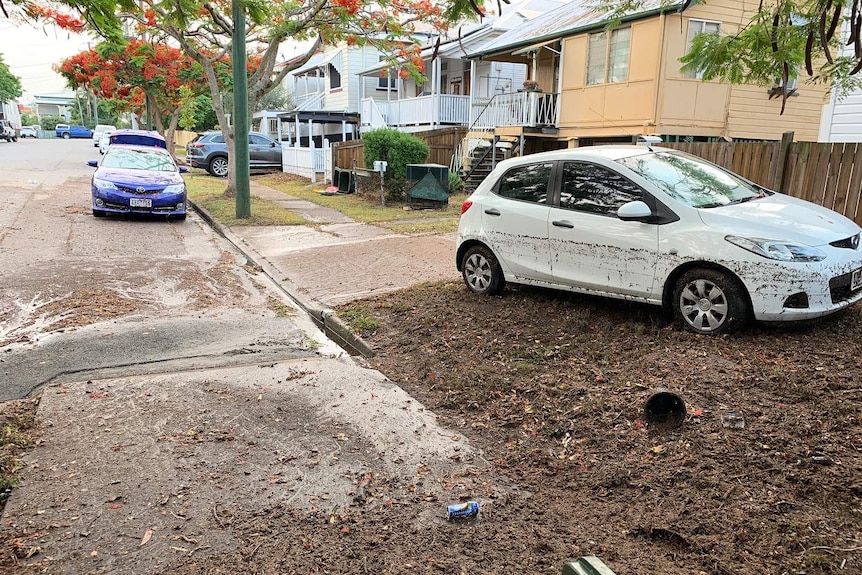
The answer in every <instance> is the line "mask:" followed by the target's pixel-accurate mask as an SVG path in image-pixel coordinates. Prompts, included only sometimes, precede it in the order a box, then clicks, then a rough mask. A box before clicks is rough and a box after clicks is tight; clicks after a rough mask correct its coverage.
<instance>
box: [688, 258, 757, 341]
mask: <svg viewBox="0 0 862 575" xmlns="http://www.w3.org/2000/svg"><path fill="white" fill-rule="evenodd" d="M673 301H674V313H675V314H676V316H677V317H678V318H680V319H682V321H683V323H684V324H685V326H686V328H688V329H690V330H692V331H695V332H697V333H702V334H705V335H718V334H721V333H732V332H734V331H737V330H739V329H741V328H743V327H744V326H745V324H747V323H748V320H749V316H750V315H751V312H750V310H749V308H748V301H747V298H746V297H745V288H744V287H743V286H742V285H741V284H740V283H739V281H738V280H736V278H734V277H732V276H730V275H728V274H726V273H724V272H720V271H716V270H709V269H693V270H689V271H687V272H685V273H684V274H682V277H680V278H679V281H677V283H676V289H674V292H673Z"/></svg>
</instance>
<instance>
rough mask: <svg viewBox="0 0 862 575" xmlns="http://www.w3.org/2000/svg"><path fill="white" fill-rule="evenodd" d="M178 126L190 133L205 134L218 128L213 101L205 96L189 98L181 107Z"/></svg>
mask: <svg viewBox="0 0 862 575" xmlns="http://www.w3.org/2000/svg"><path fill="white" fill-rule="evenodd" d="M179 126H180V127H181V128H183V129H184V130H190V131H192V132H206V131H207V130H213V129H215V128H217V127H218V117H217V116H216V113H215V110H214V109H213V101H212V98H210V97H209V96H208V95H206V94H201V95H200V96H194V97H191V96H190V94H189V97H188V99H187V100H186V101H185V104H184V105H183V111H182V114H181V116H180V121H179Z"/></svg>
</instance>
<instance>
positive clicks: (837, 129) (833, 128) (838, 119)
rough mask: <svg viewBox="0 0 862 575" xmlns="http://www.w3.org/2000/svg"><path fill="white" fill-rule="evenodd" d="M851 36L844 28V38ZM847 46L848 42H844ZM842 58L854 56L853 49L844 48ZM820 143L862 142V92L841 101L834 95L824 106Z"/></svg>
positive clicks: (853, 93) (852, 94) (858, 91)
mask: <svg viewBox="0 0 862 575" xmlns="http://www.w3.org/2000/svg"><path fill="white" fill-rule="evenodd" d="M847 34H849V30H848V28H847V24H846V22H845V26H844V36H843V37H844V38H846V37H847ZM842 44H846V42H842ZM841 55H842V56H853V47H852V46H844V47H843V49H842V54H841ZM817 139H818V141H820V142H862V90H856V91H854V92H852V93H851V94H849V95H847V96H846V97H845V98H843V99H842V100H841V101H839V100H838V98H837V97H836V95H835V94H834V93H833V94H832V95H831V96H830V98H829V102H828V103H827V104H826V105H825V106H823V116H822V118H821V120H820V134H819V136H818V138H817Z"/></svg>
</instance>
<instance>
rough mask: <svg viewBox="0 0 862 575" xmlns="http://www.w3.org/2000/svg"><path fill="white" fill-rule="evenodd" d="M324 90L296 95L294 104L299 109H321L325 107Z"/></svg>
mask: <svg viewBox="0 0 862 575" xmlns="http://www.w3.org/2000/svg"><path fill="white" fill-rule="evenodd" d="M325 96H326V94H325V93H324V92H311V93H310V94H302V95H300V96H296V99H295V101H294V104H295V105H296V109H297V110H321V109H323V99H324V97H325Z"/></svg>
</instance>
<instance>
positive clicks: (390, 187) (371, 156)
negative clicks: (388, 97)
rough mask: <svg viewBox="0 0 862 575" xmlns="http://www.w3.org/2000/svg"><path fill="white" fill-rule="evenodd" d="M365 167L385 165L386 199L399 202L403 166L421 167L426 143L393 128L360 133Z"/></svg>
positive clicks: (404, 167) (403, 186) (425, 152)
mask: <svg viewBox="0 0 862 575" xmlns="http://www.w3.org/2000/svg"><path fill="white" fill-rule="evenodd" d="M362 142H363V144H364V148H365V151H364V153H365V166H366V167H367V168H372V166H374V162H376V161H384V162H387V167H386V173H385V176H384V180H383V181H384V186H385V188H386V192H387V194H386V195H387V199H392V200H402V199H403V198H404V191H405V190H404V188H405V182H406V178H407V164H422V163H424V162H425V161H426V160H427V159H428V144H426V143H425V142H424V141H423V140H421V139H420V138H417V137H416V136H413V135H411V134H407V133H405V132H400V131H398V130H395V129H393V128H380V129H378V130H372V131H370V132H367V133H366V134H363V136H362Z"/></svg>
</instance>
